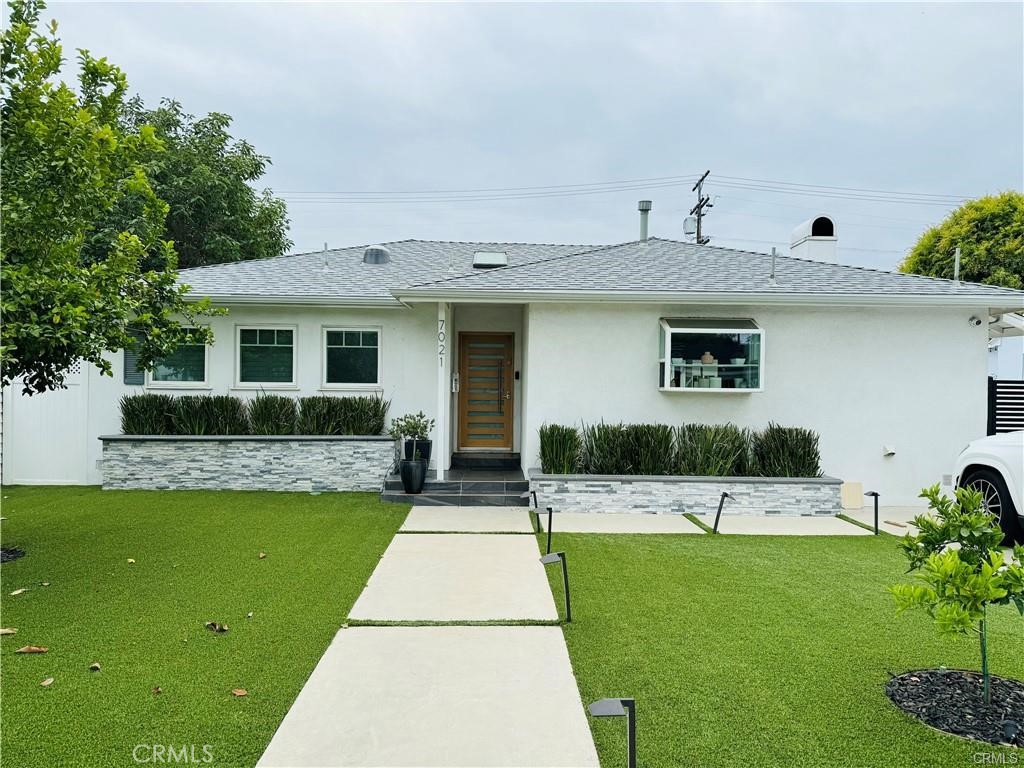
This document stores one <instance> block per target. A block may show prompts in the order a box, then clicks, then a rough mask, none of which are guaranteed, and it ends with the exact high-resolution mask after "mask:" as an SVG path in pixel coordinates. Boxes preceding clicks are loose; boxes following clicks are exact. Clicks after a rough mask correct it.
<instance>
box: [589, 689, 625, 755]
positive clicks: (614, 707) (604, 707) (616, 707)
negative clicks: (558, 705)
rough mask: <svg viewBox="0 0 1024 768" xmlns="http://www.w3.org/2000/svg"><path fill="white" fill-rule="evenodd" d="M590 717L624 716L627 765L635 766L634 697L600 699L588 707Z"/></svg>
mask: <svg viewBox="0 0 1024 768" xmlns="http://www.w3.org/2000/svg"><path fill="white" fill-rule="evenodd" d="M587 709H588V710H590V715H591V717H623V716H625V718H626V749H627V753H626V754H627V757H626V760H627V763H626V764H627V766H628V768H636V700H635V699H601V700H600V701H595V702H594V703H593V704H591V705H590V706H589V707H587Z"/></svg>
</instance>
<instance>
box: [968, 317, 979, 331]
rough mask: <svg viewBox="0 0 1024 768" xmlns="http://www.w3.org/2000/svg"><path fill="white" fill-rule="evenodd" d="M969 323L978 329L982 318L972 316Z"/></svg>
mask: <svg viewBox="0 0 1024 768" xmlns="http://www.w3.org/2000/svg"><path fill="white" fill-rule="evenodd" d="M967 322H968V323H970V324H971V325H973V326H974V327H975V328H977V327H978V326H979V325H981V318H980V317H978V316H977V315H971V319H970V320H968V321H967Z"/></svg>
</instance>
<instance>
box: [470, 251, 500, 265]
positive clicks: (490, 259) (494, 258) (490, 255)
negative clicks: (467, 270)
mask: <svg viewBox="0 0 1024 768" xmlns="http://www.w3.org/2000/svg"><path fill="white" fill-rule="evenodd" d="M507 266H508V254H507V253H505V252H504V251H477V252H476V253H474V254H473V268H474V269H494V268H495V267H507Z"/></svg>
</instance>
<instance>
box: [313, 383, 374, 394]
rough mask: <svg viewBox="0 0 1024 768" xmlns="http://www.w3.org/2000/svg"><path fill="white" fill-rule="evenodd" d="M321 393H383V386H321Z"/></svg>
mask: <svg viewBox="0 0 1024 768" xmlns="http://www.w3.org/2000/svg"><path fill="white" fill-rule="evenodd" d="M320 391H321V392H383V391H384V385H383V384H321V385H320Z"/></svg>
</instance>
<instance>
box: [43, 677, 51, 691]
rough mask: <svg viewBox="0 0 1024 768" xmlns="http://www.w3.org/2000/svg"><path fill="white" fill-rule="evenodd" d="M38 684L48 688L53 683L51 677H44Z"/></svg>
mask: <svg viewBox="0 0 1024 768" xmlns="http://www.w3.org/2000/svg"><path fill="white" fill-rule="evenodd" d="M40 685H41V686H43V688H49V687H50V686H51V685H53V678H52V677H48V678H46V679H45V680H43V682H41V683H40Z"/></svg>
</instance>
